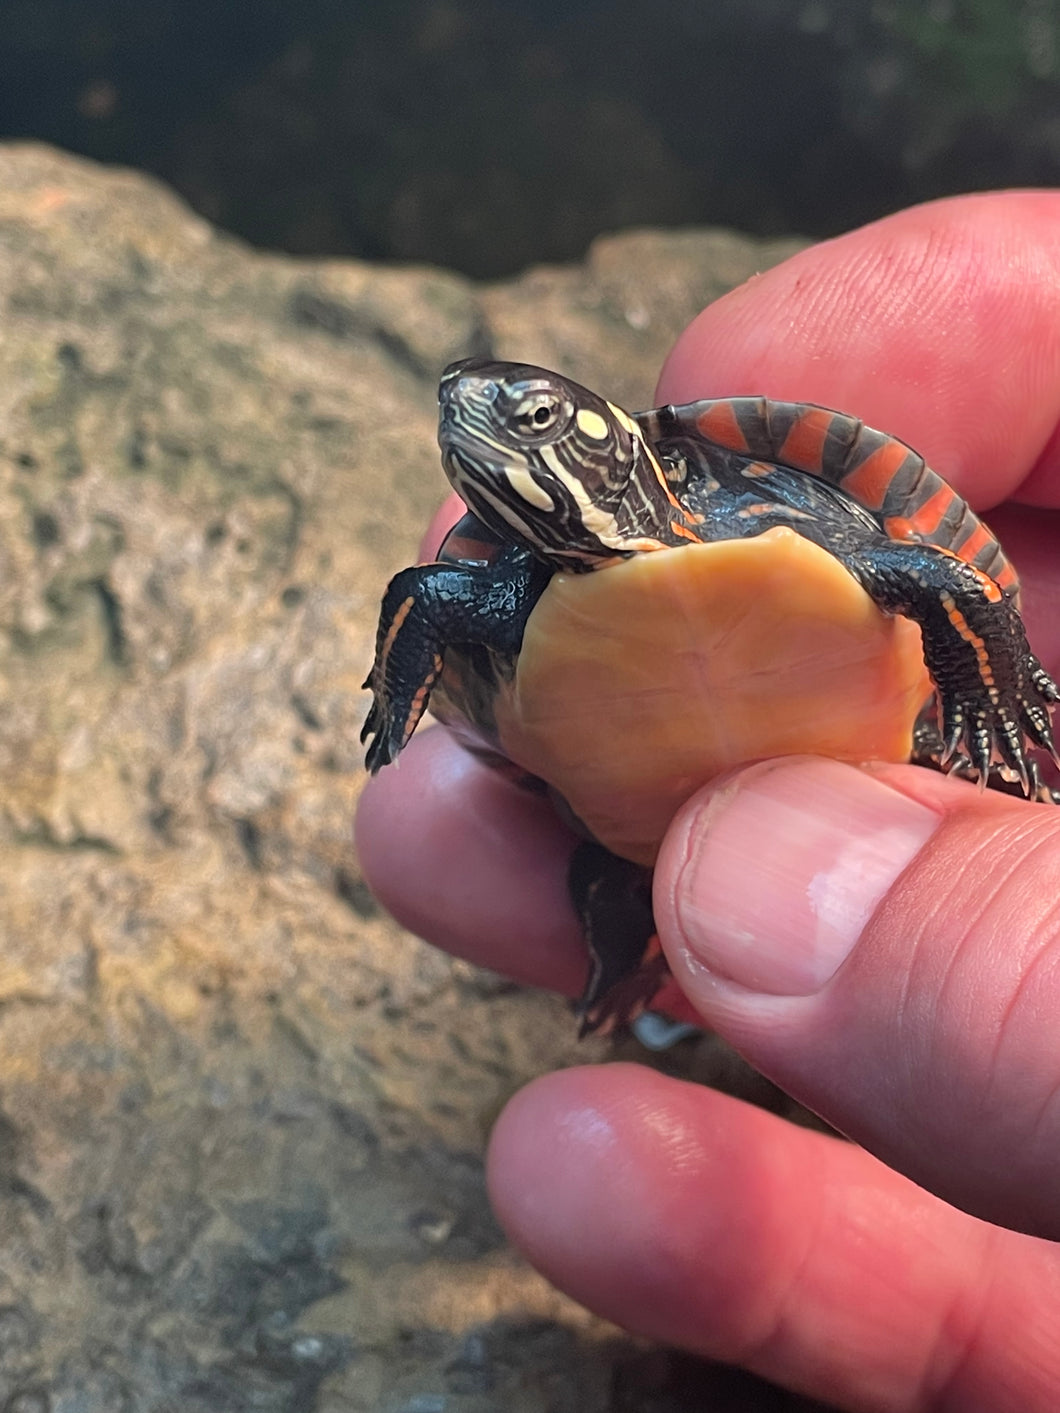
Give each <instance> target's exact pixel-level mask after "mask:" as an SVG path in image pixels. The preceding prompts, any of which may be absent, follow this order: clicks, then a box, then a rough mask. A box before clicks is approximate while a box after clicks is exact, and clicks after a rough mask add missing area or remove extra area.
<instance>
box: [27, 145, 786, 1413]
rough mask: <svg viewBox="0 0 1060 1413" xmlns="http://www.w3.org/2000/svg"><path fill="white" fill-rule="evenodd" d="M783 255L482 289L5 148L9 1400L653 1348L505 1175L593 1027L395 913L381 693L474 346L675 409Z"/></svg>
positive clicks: (196, 1412)
mask: <svg viewBox="0 0 1060 1413" xmlns="http://www.w3.org/2000/svg"><path fill="white" fill-rule="evenodd" d="M790 248H792V247H791V244H790V243H788V244H787V245H785V244H781V243H774V244H769V245H761V244H758V243H756V242H753V241H750V240H744V239H741V238H739V237H736V236H732V235H728V234H725V233H721V232H709V231H708V232H683V233H677V234H668V235H667V234H652V233H649V232H642V233H635V234H631V235H627V236H621V237H615V238H612V239H609V240H606V241H602V242H600V243H599V245H597V246H596V247H595V248H594V250H593V253H592V255H591V257H590V259H589V261H588V262H587V264H586V265H585V266H584V267H578V268H566V269H543V270H536V271H531V272H529V273H528V274H526V275H525V276H523V277H522V278H520V279H518V280H515V281H511V282H509V283H506V284H504V285H499V286H495V287H491V288H478V287H475V286H474V285H472V284H470V283H468V282H467V281H465V280H463V279H459V278H457V277H454V276H451V275H447V274H445V273H443V272H441V271H438V270H431V269H400V270H399V269H375V268H371V267H369V266H358V265H353V264H345V265H340V264H336V263H310V262H299V261H296V260H292V259H286V258H278V257H274V256H267V255H261V254H256V253H253V252H251V251H249V250H247V249H246V248H244V247H242V246H241V245H239V244H238V243H237V242H235V241H233V240H230V239H224V238H221V237H219V236H218V235H217V234H216V233H215V232H213V231H212V230H211V229H210V227H209V226H207V225H206V224H205V223H204V222H203V221H201V220H199V219H197V218H195V217H193V216H191V215H190V214H189V213H188V211H187V210H186V209H185V208H184V207H183V206H182V205H181V204H180V203H179V202H178V201H176V200H175V199H174V198H173V197H172V196H171V195H169V194H168V193H167V192H166V191H164V190H163V189H161V188H160V187H159V186H158V185H156V184H155V183H153V182H151V181H149V180H146V179H144V178H141V177H139V176H136V175H133V174H130V173H127V172H119V171H108V170H103V169H101V168H97V167H93V166H91V165H89V164H88V163H85V162H81V161H75V160H73V159H71V158H68V157H65V156H62V155H59V154H57V153H55V152H52V151H48V150H45V149H43V148H38V147H27V146H9V147H6V148H0V300H2V302H3V307H4V310H5V319H4V330H3V337H2V339H0V624H2V628H3V632H2V634H0V701H2V706H3V710H2V712H0V844H2V847H3V851H4V860H5V863H4V869H3V873H2V875H0V926H2V931H3V942H4V945H3V950H2V954H0V1066H2V1073H3V1086H2V1090H0V1096H2V1111H0V1233H2V1247H3V1251H4V1261H3V1267H2V1272H0V1406H2V1407H6V1408H11V1409H15V1408H17V1409H22V1410H30V1409H33V1410H37V1409H40V1410H51V1413H60V1410H62V1413H73V1410H82V1409H84V1410H101V1409H122V1410H162V1409H163V1408H165V1409H169V1408H172V1407H180V1408H181V1409H184V1410H189V1413H206V1411H207V1410H222V1409H223V1410H226V1413H239V1410H242V1409H248V1410H249V1409H251V1408H253V1409H256V1410H261V1409H266V1410H267V1409H276V1410H295V1409H310V1408H320V1409H325V1408H327V1409H332V1410H336V1409H340V1408H341V1409H348V1410H358V1409H365V1410H369V1409H370V1410H376V1409H387V1408H396V1407H399V1406H414V1405H415V1401H416V1400H417V1399H419V1400H420V1403H419V1405H418V1406H422V1407H427V1406H428V1405H429V1402H430V1399H432V1398H433V1399H435V1401H436V1402H437V1401H438V1400H439V1399H440V1400H442V1403H441V1404H439V1406H444V1407H445V1409H446V1410H447V1413H448V1411H449V1410H452V1413H470V1410H472V1409H477V1408H480V1407H485V1406H487V1404H488V1406H489V1407H494V1406H502V1405H503V1406H505V1407H510V1408H511V1409H512V1410H513V1413H523V1410H526V1411H527V1413H529V1410H534V1409H539V1408H541V1409H543V1408H546V1407H547V1408H548V1409H550V1410H557V1411H558V1410H563V1409H567V1408H570V1409H575V1408H578V1409H590V1410H591V1409H601V1410H602V1409H604V1408H605V1407H611V1406H612V1405H611V1404H610V1403H609V1401H608V1400H609V1398H610V1396H611V1395H610V1392H609V1390H610V1388H611V1383H612V1381H613V1379H614V1378H617V1377H619V1375H618V1374H616V1373H615V1370H616V1369H621V1367H622V1361H623V1360H628V1358H629V1357H630V1356H629V1350H630V1346H629V1345H628V1343H627V1342H626V1341H623V1340H619V1339H617V1338H615V1337H612V1336H610V1335H607V1337H606V1338H602V1334H606V1332H604V1331H603V1327H602V1326H601V1325H600V1324H599V1322H596V1321H594V1320H592V1319H591V1318H590V1317H589V1316H587V1315H585V1314H584V1313H583V1312H582V1311H580V1310H578V1309H577V1308H576V1307H575V1306H573V1305H572V1304H571V1302H569V1301H567V1300H565V1299H564V1298H562V1297H560V1296H559V1295H557V1294H556V1293H554V1292H553V1291H551V1290H550V1289H549V1288H548V1287H547V1286H546V1284H545V1283H544V1282H543V1281H542V1280H541V1279H540V1278H539V1277H537V1276H536V1275H535V1274H533V1273H532V1272H531V1271H529V1270H528V1269H527V1268H526V1267H525V1266H523V1265H522V1264H521V1262H520V1261H518V1260H517V1259H516V1258H515V1257H514V1256H513V1255H512V1254H511V1253H510V1252H509V1251H508V1250H507V1249H506V1248H505V1246H504V1243H503V1240H502V1238H501V1234H500V1232H499V1230H498V1229H497V1227H496V1225H495V1224H494V1222H493V1219H492V1217H491V1216H490V1214H489V1211H488V1208H487V1204H486V1199H485V1195H484V1189H483V1181H482V1174H481V1169H480V1163H479V1156H480V1153H481V1150H482V1145H483V1140H484V1136H485V1133H486V1130H487V1127H488V1124H489V1121H490V1119H491V1118H492V1116H493V1115H494V1114H495V1113H496V1111H497V1109H498V1107H499V1105H500V1104H501V1103H502V1102H503V1101H504V1099H505V1097H506V1096H507V1095H508V1094H509V1093H510V1092H511V1091H512V1090H513V1089H514V1088H515V1087H517V1086H518V1085H519V1084H521V1083H522V1082H523V1081H525V1080H526V1079H527V1078H529V1077H530V1076H531V1075H533V1074H535V1073H538V1072H540V1071H541V1070H544V1069H548V1068H551V1067H553V1066H556V1065H561V1064H566V1063H569V1062H571V1061H572V1060H573V1059H574V1058H575V1055H576V1053H577V1055H578V1056H579V1057H580V1058H586V1057H587V1056H591V1055H592V1054H594V1053H597V1054H599V1053H602V1052H603V1049H602V1046H600V1047H598V1048H597V1049H596V1050H595V1051H594V1050H593V1048H592V1047H588V1048H585V1047H583V1048H582V1049H581V1050H577V1051H576V1048H575V1042H574V1039H573V1026H572V1025H571V1021H570V1018H569V1015H568V1013H567V1011H566V1009H565V1008H564V1006H563V1005H562V1004H561V1003H560V1002H558V1001H555V1000H553V999H551V998H548V997H544V996H540V995H535V994H532V993H528V992H519V991H514V990H510V989H501V990H500V991H499V994H498V993H497V989H496V988H491V987H488V986H482V985H479V984H477V983H476V979H475V977H474V976H473V974H472V973H471V972H470V970H469V969H468V968H467V967H465V966H461V965H460V964H456V963H451V962H449V961H448V960H447V959H445V958H443V957H441V956H440V955H438V954H436V953H434V952H432V951H430V950H429V949H428V948H426V947H424V946H422V945H421V944H419V943H417V942H415V941H414V940H413V939H411V938H409V937H407V936H406V935H404V934H402V933H401V932H400V930H399V929H398V928H397V927H396V926H395V925H393V924H392V923H390V922H389V921H388V920H387V919H386V918H384V917H382V916H380V915H379V914H378V912H377V911H376V909H375V907H374V905H373V903H372V900H371V898H370V897H369V895H368V893H367V890H366V889H365V887H364V884H363V882H362V881H361V879H360V876H359V874H358V872H357V868H356V863H355V860H354V858H353V855H352V846H351V836H350V820H351V815H352V812H353V805H354V801H355V798H356V795H357V792H358V790H359V788H360V785H361V781H362V773H361V763H360V754H361V753H360V748H359V746H358V744H357V732H358V728H359V725H360V722H361V719H362V715H363V712H364V710H365V705H366V702H365V698H364V695H363V694H362V692H361V691H360V683H361V680H362V678H363V676H364V673H365V671H366V667H367V664H368V662H369V659H370V656H371V645H372V639H373V634H374V624H375V617H376V612H377V606H378V600H379V596H380V592H381V589H382V586H383V584H384V582H385V580H386V578H387V576H388V575H389V573H391V572H392V571H393V570H394V569H395V568H396V567H398V566H400V565H402V564H404V563H405V562H406V561H407V560H408V559H409V557H410V555H412V553H413V551H414V546H415V543H416V539H417V536H418V533H419V530H420V528H421V526H422V524H423V522H424V519H425V517H426V516H427V515H428V513H429V512H430V511H431V509H432V508H433V507H434V505H435V503H436V501H437V500H438V498H439V496H440V494H441V492H442V487H443V482H442V477H441V473H440V471H439V469H438V467H437V456H436V451H435V447H434V405H433V384H434V379H435V377H436V375H437V372H438V369H439V367H440V365H441V364H443V363H444V362H446V361H447V360H448V359H450V358H452V357H455V356H458V355H460V354H463V353H466V352H468V351H469V350H475V349H487V348H492V349H495V350H496V351H497V352H498V353H500V354H506V355H515V354H519V355H523V356H528V357H533V358H541V359H544V360H547V361H551V362H555V363H557V364H559V365H562V366H564V367H565V368H567V369H568V370H569V371H570V372H572V373H574V374H575V375H577V376H579V377H584V378H586V379H588V380H589V381H592V382H595V383H597V384H599V385H600V386H602V387H606V388H607V389H608V391H609V392H611V393H612V394H613V395H617V396H618V397H621V398H629V399H631V400H632V401H639V402H643V401H644V400H645V399H646V398H647V397H648V395H649V392H650V388H651V383H652V378H653V375H654V371H655V369H656V368H657V366H658V364H659V361H660V359H661V357H662V354H663V353H664V351H665V349H666V346H667V343H668V342H669V340H670V339H671V338H672V337H673V335H674V333H675V332H676V331H677V329H678V328H679V327H680V325H681V324H682V323H683V322H684V321H685V320H687V319H688V318H689V317H690V316H691V315H692V314H693V313H695V311H696V310H697V308H698V307H699V306H700V304H701V303H702V302H703V301H704V300H705V299H707V298H709V297H711V296H713V295H715V294H717V293H718V292H720V291H721V290H722V289H723V288H725V287H726V286H727V285H729V284H731V283H734V282H736V281H737V280H739V279H741V278H743V277H744V276H746V275H748V274H750V273H751V272H752V271H754V270H755V269H758V268H761V267H762V266H763V265H766V264H769V263H770V262H772V261H774V260H776V259H778V258H779V257H780V256H781V255H782V254H783V253H785V251H786V250H788V249H790ZM703 1377H704V1378H707V1377H709V1371H705V1372H704V1375H703ZM705 1386H706V1385H704V1387H705ZM631 1387H632V1386H631ZM702 1396H703V1395H702V1392H701V1393H700V1394H699V1395H696V1398H700V1399H701V1397H702ZM661 1397H662V1395H660V1393H659V1390H658V1389H657V1388H653V1390H652V1391H651V1393H650V1399H649V1396H648V1395H647V1394H645V1395H644V1397H643V1399H642V1398H641V1396H640V1394H638V1393H636V1390H635V1389H634V1390H633V1391H632V1392H630V1394H629V1398H628V1399H627V1401H626V1402H625V1403H623V1404H622V1406H623V1407H628V1408H629V1409H631V1410H632V1409H640V1408H644V1409H647V1408H648V1407H649V1406H650V1407H652V1408H656V1407H659V1408H661V1407H663V1406H664V1404H663V1403H661V1402H660V1401H659V1400H660V1398H661ZM675 1397H676V1395H675ZM652 1399H653V1400H654V1402H652V1401H650V1400H652ZM424 1400H427V1402H424ZM483 1400H486V1402H485V1403H484V1402H483ZM430 1406H433V1405H430ZM665 1406H666V1407H667V1408H669V1407H670V1406H671V1404H669V1403H668V1404H665ZM672 1406H673V1407H674V1408H675V1409H676V1408H678V1407H689V1408H691V1407H694V1406H695V1407H698V1406H701V1402H698V1401H692V1402H687V1403H686V1402H679V1403H678V1402H674V1403H672ZM733 1406H735V1405H733ZM748 1406H750V1405H748ZM771 1406H773V1405H771Z"/></svg>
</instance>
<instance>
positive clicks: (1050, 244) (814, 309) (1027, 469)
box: [659, 191, 1060, 506]
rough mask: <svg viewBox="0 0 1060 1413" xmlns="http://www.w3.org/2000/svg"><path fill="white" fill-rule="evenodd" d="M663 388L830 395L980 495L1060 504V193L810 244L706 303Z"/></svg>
mask: <svg viewBox="0 0 1060 1413" xmlns="http://www.w3.org/2000/svg"><path fill="white" fill-rule="evenodd" d="M659 393H660V400H662V401H667V402H682V401H687V400H690V399H693V398H698V397H712V396H731V395H734V394H737V393H763V394H765V395H766V396H767V397H772V398H780V399H790V400H795V401H805V402H820V403H823V404H825V405H826V406H828V407H837V408H840V409H841V410H843V411H846V412H855V413H856V414H857V415H858V416H859V417H861V418H863V420H864V421H866V422H868V423H869V424H870V425H871V426H874V427H880V428H882V429H884V430H885V431H889V432H893V433H894V434H895V435H896V436H898V437H901V438H902V439H903V440H904V441H907V442H909V443H910V444H911V445H913V446H914V447H916V449H917V450H918V451H919V452H921V453H922V454H923V455H924V456H925V457H926V458H927V460H928V462H929V464H930V465H932V466H933V467H934V468H935V469H936V470H937V471H938V472H939V473H940V474H941V475H943V476H945V477H946V479H947V480H952V481H953V483H954V484H955V485H956V486H957V487H958V488H959V489H960V490H961V491H962V493H963V494H965V495H967V496H968V497H969V498H970V499H971V500H972V501H973V503H974V504H976V505H979V506H989V505H994V504H996V503H997V502H999V501H1001V500H1003V499H1005V498H1006V497H1007V496H1009V495H1012V494H1013V493H1017V494H1019V496H1020V497H1021V498H1023V499H1025V500H1027V501H1029V502H1031V503H1033V504H1036V505H1050V506H1057V505H1060V441H1058V440H1055V439H1054V438H1055V436H1056V429H1057V425H1058V422H1060V193H1057V192H1040V191H1039V192H996V193H990V194H986V195H979V196H966V197H960V198H956V199H951V200H947V201H937V202H931V203H929V204H927V205H924V206H916V207H913V208H912V209H911V210H908V211H902V212H899V213H898V214H897V215H894V216H888V217H887V218H886V219H884V220H882V221H876V222H874V223H873V224H872V225H869V226H863V227H861V228H860V229H859V230H856V231H852V232H850V233H849V234H848V235H843V236H840V237H838V238H837V239H836V240H830V241H825V242H823V243H822V244H820V245H815V246H812V247H810V248H809V249H807V250H804V251H802V252H801V253H800V254H798V255H796V256H794V257H793V258H792V259H790V260H787V261H785V262H784V264H782V265H779V266H777V267H776V268H775V269H772V270H769V271H767V272H766V273H765V274H764V275H760V276H758V277H757V278H755V279H753V280H749V281H748V282H747V283H746V284H744V285H741V286H740V288H739V289H737V290H734V291H733V292H732V293H731V294H728V295H726V296H725V297H724V298H723V299H720V300H718V301H717V303H715V304H712V305H710V306H709V307H708V308H707V309H705V310H704V311H703V313H702V314H700V315H699V317H698V318H697V319H695V320H694V321H693V323H692V324H691V325H690V326H689V327H688V328H687V329H686V330H685V332H684V334H683V335H682V336H681V338H680V339H679V340H678V342H677V345H676V347H675V348H674V351H673V353H672V354H671V355H670V358H669V360H668V361H667V364H666V367H665V369H664V371H663V375H662V378H661V380H660V384H659Z"/></svg>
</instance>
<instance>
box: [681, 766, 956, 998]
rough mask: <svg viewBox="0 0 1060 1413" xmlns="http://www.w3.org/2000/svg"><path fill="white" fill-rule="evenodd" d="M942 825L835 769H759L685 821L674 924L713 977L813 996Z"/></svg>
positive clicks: (866, 779) (886, 790) (875, 783)
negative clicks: (682, 857) (891, 889)
mask: <svg viewBox="0 0 1060 1413" xmlns="http://www.w3.org/2000/svg"><path fill="white" fill-rule="evenodd" d="M939 820H940V816H939V815H938V814H936V813H935V811H933V810H931V809H928V808H927V807H926V806H924V805H922V804H920V803H918V802H917V801H915V800H910V799H909V798H907V797H906V796H905V795H901V794H899V793H898V792H897V791H895V790H892V789H891V788H890V787H889V786H887V785H885V784H883V783H882V782H881V781H879V780H876V779H874V778H873V777H871V776H869V775H866V774H865V773H864V772H863V771H860V770H858V769H857V767H855V766H851V765H843V764H841V763H840V762H838V761H828V760H817V759H808V758H799V759H790V758H789V759H787V760H783V761H767V762H765V763H764V764H763V765H760V766H753V767H752V768H751V769H750V770H747V771H744V772H743V773H742V774H741V775H739V776H737V777H736V778H735V779H734V780H733V781H732V782H731V783H730V784H729V785H728V786H722V787H721V788H720V789H719V790H718V792H717V793H716V794H715V795H714V796H713V797H711V798H709V799H708V800H707V802H706V803H705V805H704V807H703V808H702V810H700V811H699V812H698V814H696V813H694V814H692V816H691V817H690V819H689V821H688V823H687V824H686V831H687V833H686V838H685V840H684V851H683V852H684V860H683V863H682V864H681V866H680V868H679V871H678V874H677V879H676V883H675V886H674V891H673V893H672V895H671V896H672V900H673V907H674V917H675V921H676V923H677V927H678V929H679V931H680V933H681V935H682V937H683V939H684V942H685V943H686V944H687V946H688V948H689V951H690V952H691V953H692V955H693V956H694V957H695V958H696V960H698V961H699V962H700V963H702V964H703V965H704V966H706V967H707V968H708V969H709V970H710V971H711V972H713V973H714V974H715V975H717V976H719V977H724V978H727V979H728V980H729V981H733V982H736V983H737V984H738V985H740V986H743V987H745V988H747V989H748V990H753V991H758V992H763V993H765V994H767V995H771V996H810V995H813V994H814V993H815V992H817V991H819V990H820V989H821V987H822V986H824V985H825V983H826V982H827V981H828V980H829V979H830V978H831V977H833V976H834V975H835V973H836V972H837V971H838V969H839V968H840V967H841V966H842V965H843V962H844V961H845V960H846V958H847V957H848V956H849V955H850V953H851V951H852V950H853V948H854V947H855V946H856V944H857V941H858V938H859V937H860V936H861V933H862V930H863V928H864V926H865V924H866V922H867V921H868V920H869V918H870V917H871V916H872V914H873V912H875V910H876V908H877V906H878V905H879V903H880V901H881V900H882V898H883V897H884V895H885V894H886V892H887V891H888V889H889V888H890V887H891V886H892V884H893V883H894V882H895V880H896V879H897V878H898V876H899V874H900V873H901V872H902V871H903V869H905V868H906V866H907V865H908V864H909V863H910V862H911V861H912V859H913V858H914V857H915V855H916V854H917V852H918V851H919V850H920V849H921V848H922V847H923V845H924V844H925V843H926V842H927V840H928V839H929V838H930V837H931V835H932V834H933V833H934V831H935V829H936V828H937V827H938V824H939Z"/></svg>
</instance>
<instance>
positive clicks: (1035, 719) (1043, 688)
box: [916, 668, 1060, 800]
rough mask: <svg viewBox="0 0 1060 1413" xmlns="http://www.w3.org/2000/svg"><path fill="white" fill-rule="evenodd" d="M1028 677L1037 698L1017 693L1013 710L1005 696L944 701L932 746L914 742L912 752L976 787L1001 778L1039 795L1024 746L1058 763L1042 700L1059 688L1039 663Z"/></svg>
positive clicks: (1029, 794) (1036, 774)
mask: <svg viewBox="0 0 1060 1413" xmlns="http://www.w3.org/2000/svg"><path fill="white" fill-rule="evenodd" d="M1032 680H1033V681H1034V684H1035V686H1036V687H1037V688H1038V689H1039V693H1040V697H1041V700H1040V701H1037V702H1036V701H1033V700H1028V699H1027V697H1021V698H1020V699H1019V700H1018V701H1017V703H1016V707H1015V710H1012V709H1010V705H1009V704H1008V703H1006V702H1005V701H1000V702H991V703H990V704H989V705H987V706H984V705H983V704H982V703H980V702H975V703H960V702H956V703H952V704H951V703H947V704H946V706H945V707H944V710H943V713H942V715H943V723H942V732H941V734H938V733H933V734H934V740H935V743H936V744H935V746H934V748H933V749H932V748H931V747H930V746H928V747H927V749H925V748H924V745H923V744H921V745H919V746H918V749H917V751H916V755H917V757H918V758H919V759H920V760H921V761H924V760H925V759H926V760H927V761H928V762H929V763H932V764H934V765H935V766H937V768H938V769H939V770H942V771H945V772H946V773H948V774H951V775H958V776H962V777H964V778H968V779H971V778H974V779H976V780H977V781H978V783H979V786H980V788H981V789H983V788H985V787H986V786H988V785H991V784H994V783H1000V782H1001V781H1006V782H1007V784H1008V785H1009V786H1010V787H1015V786H1016V784H1017V783H1018V785H1019V789H1020V791H1021V793H1022V794H1023V795H1024V796H1025V797H1026V798H1027V799H1029V800H1034V799H1041V798H1043V786H1042V783H1041V777H1040V772H1039V771H1038V768H1037V766H1036V765H1035V763H1034V761H1033V760H1032V759H1031V758H1030V755H1029V751H1030V749H1032V748H1035V747H1037V748H1040V749H1041V750H1043V751H1046V752H1047V753H1048V755H1049V756H1050V758H1051V759H1052V760H1053V761H1054V762H1055V763H1056V764H1057V765H1058V766H1060V752H1058V751H1057V747H1056V744H1055V742H1054V739H1053V730H1052V721H1051V717H1050V711H1049V705H1048V704H1049V703H1051V702H1052V701H1053V700H1056V699H1060V692H1058V691H1057V688H1056V685H1055V683H1054V682H1053V681H1052V679H1051V678H1050V677H1049V676H1048V675H1047V674H1046V673H1045V671H1044V670H1043V669H1041V668H1039V669H1038V670H1037V672H1036V673H1034V675H1033V677H1032ZM1028 695H1030V694H1028ZM928 740H930V733H929V735H928V736H925V737H924V741H925V742H926V741H928ZM1002 788H1004V787H1002ZM1050 798H1051V796H1050Z"/></svg>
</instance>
